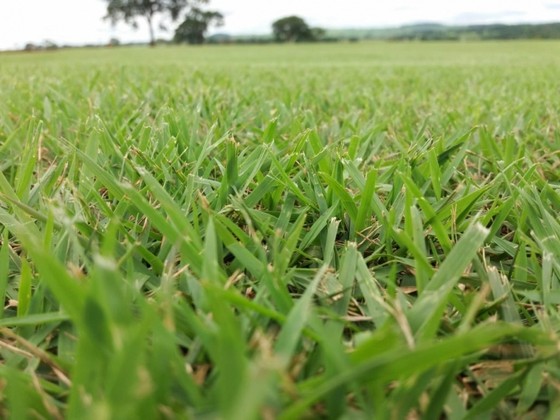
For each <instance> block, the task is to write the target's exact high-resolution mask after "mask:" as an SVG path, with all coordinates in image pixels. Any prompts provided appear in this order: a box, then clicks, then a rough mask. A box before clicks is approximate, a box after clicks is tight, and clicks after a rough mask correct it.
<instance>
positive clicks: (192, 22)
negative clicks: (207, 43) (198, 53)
mask: <svg viewBox="0 0 560 420" xmlns="http://www.w3.org/2000/svg"><path fill="white" fill-rule="evenodd" d="M223 20H224V16H223V15H222V14H221V13H220V12H215V11H208V10H201V9H199V8H198V7H193V8H192V9H191V11H190V12H189V13H188V14H187V15H186V17H185V20H184V21H183V22H182V23H181V24H180V25H179V27H178V28H177V29H176V30H175V36H174V38H173V39H174V41H175V42H188V43H189V44H202V43H203V42H204V37H205V35H206V32H207V31H208V28H209V27H210V25H215V26H220V25H222V24H223Z"/></svg>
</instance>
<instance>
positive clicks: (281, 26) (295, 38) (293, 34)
mask: <svg viewBox="0 0 560 420" xmlns="http://www.w3.org/2000/svg"><path fill="white" fill-rule="evenodd" d="M272 33H273V35H274V38H275V39H276V41H278V42H301V41H313V40H315V37H314V34H313V31H312V29H311V28H310V27H309V26H308V25H307V23H305V21H304V20H303V19H302V18H300V17H298V16H288V17H285V18H282V19H279V20H277V21H276V22H274V23H273V24H272Z"/></svg>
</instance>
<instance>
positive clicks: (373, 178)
mask: <svg viewBox="0 0 560 420" xmlns="http://www.w3.org/2000/svg"><path fill="white" fill-rule="evenodd" d="M376 182H377V170H375V169H374V170H372V171H369V173H368V174H367V178H366V184H365V187H364V189H363V190H362V198H361V200H360V206H359V207H358V215H357V216H356V225H355V226H356V232H361V231H362V230H363V229H364V228H365V227H366V226H367V225H368V223H369V220H370V218H371V213H372V208H373V205H372V200H373V196H374V194H375V185H376Z"/></svg>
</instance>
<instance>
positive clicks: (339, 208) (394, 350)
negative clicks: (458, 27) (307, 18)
mask: <svg viewBox="0 0 560 420" xmlns="http://www.w3.org/2000/svg"><path fill="white" fill-rule="evenodd" d="M0 95H1V100H0V168H1V170H0V296H4V310H3V311H0V417H2V418H14V419H23V418H55V419H56V418H73V419H74V418H75V419H95V420H97V419H134V418H142V419H152V418H154V419H155V418H169V419H171V418H208V419H210V418H223V419H240V420H244V419H252V418H267V419H272V418H283V419H296V418H345V419H354V418H356V419H358V418H364V419H366V418H367V419H371V418H380V419H382V418H387V419H404V418H410V419H414V418H426V419H437V418H448V419H464V418H473V419H493V418H498V419H510V418H528V417H529V416H532V417H531V418H549V419H557V418H559V417H560V358H559V356H560V354H559V353H560V345H559V344H560V341H559V338H558V333H559V331H560V314H559V307H560V220H559V217H558V216H559V212H560V155H559V152H558V150H559V149H560V131H559V128H560V43H559V42H504V43H490V42H488V43H431V44H430V43H427V44H420V43H402V44H401V43H358V44H333V45H289V46H276V45H270V46H235V47H233V46H232V47H227V46H218V47H204V48H187V47H184V48H176V47H174V48H156V49H151V50H150V49H146V48H118V49H91V50H85V49H84V50H65V51H56V52H48V53H33V54H25V53H3V54H0Z"/></svg>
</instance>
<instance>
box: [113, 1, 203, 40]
mask: <svg viewBox="0 0 560 420" xmlns="http://www.w3.org/2000/svg"><path fill="white" fill-rule="evenodd" d="M105 2H106V3H107V15H106V16H105V18H106V19H110V20H111V21H112V22H113V23H116V22H118V21H124V22H126V23H128V24H130V25H132V26H134V27H137V26H138V19H141V18H143V19H146V22H147V23H148V27H149V30H150V45H155V34H154V23H155V22H154V19H155V18H156V16H158V15H160V16H166V17H169V18H171V20H172V21H176V20H177V19H179V18H180V17H181V15H182V13H183V12H184V11H185V10H188V9H194V8H196V7H198V6H200V5H202V4H206V3H208V0H105ZM160 26H161V27H163V24H162V23H161V24H160Z"/></svg>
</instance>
